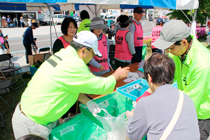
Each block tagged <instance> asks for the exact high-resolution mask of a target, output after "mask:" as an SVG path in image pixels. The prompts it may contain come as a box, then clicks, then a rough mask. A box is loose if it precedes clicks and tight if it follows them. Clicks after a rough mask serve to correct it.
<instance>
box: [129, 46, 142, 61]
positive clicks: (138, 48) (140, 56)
mask: <svg viewBox="0 0 210 140" xmlns="http://www.w3.org/2000/svg"><path fill="white" fill-rule="evenodd" d="M134 48H135V51H136V55H137V56H138V57H139V58H140V59H142V46H140V47H134ZM131 62H132V64H133V63H135V62H136V60H135V59H134V58H133V57H132V59H131Z"/></svg>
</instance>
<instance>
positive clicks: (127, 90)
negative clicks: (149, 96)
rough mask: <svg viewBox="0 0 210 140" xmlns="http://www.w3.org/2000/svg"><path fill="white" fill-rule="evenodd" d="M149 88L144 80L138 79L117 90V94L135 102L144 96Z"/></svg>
mask: <svg viewBox="0 0 210 140" xmlns="http://www.w3.org/2000/svg"><path fill="white" fill-rule="evenodd" d="M148 88H149V85H148V83H147V81H146V80H145V79H138V80H136V81H133V82H131V83H129V84H126V85H124V86H121V87H119V88H117V92H119V93H120V94H122V95H124V96H126V97H128V98H129V99H131V100H133V101H136V99H137V98H138V97H140V96H141V95H143V94H144V92H145V91H146V90H147V89H148Z"/></svg>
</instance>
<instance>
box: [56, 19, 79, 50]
mask: <svg viewBox="0 0 210 140" xmlns="http://www.w3.org/2000/svg"><path fill="white" fill-rule="evenodd" d="M61 31H62V33H63V35H62V36H60V37H59V38H58V39H56V40H55V42H54V44H53V53H56V52H58V51H60V49H62V48H66V47H67V46H69V45H70V43H71V41H72V40H73V37H74V35H75V34H76V32H77V23H76V21H75V20H74V19H73V18H65V19H64V20H63V22H62V24H61Z"/></svg>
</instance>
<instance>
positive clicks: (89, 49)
mask: <svg viewBox="0 0 210 140" xmlns="http://www.w3.org/2000/svg"><path fill="white" fill-rule="evenodd" d="M86 49H87V50H88V51H90V52H92V54H93V57H94V56H95V53H94V52H93V49H91V48H86ZM91 50H92V51H91Z"/></svg>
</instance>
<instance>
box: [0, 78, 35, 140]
mask: <svg viewBox="0 0 210 140" xmlns="http://www.w3.org/2000/svg"><path fill="white" fill-rule="evenodd" d="M30 79H31V78H25V79H24V80H25V82H26V85H25V86H23V87H21V88H19V89H18V90H16V91H14V90H12V89H11V88H10V93H11V94H12V96H13V97H14V98H15V107H16V105H17V104H18V103H19V102H20V98H21V95H22V93H23V92H24V90H25V88H26V86H27V83H28V82H29V81H30ZM21 84H22V81H21V80H20V79H18V82H17V83H16V84H15V85H14V86H18V85H21ZM1 96H2V97H3V98H4V99H5V100H6V101H7V103H9V104H10V105H12V98H11V96H10V95H9V94H3V95H1ZM14 111H15V109H11V108H9V107H8V106H7V105H6V104H5V103H4V102H3V101H2V100H1V99H0V112H1V113H2V114H3V116H4V118H3V120H4V126H5V127H4V129H2V128H1V127H0V139H2V140H14V139H15V138H14V134H13V131H12V122H11V119H12V115H13V112H14ZM0 124H2V123H1V120H0Z"/></svg>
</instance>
